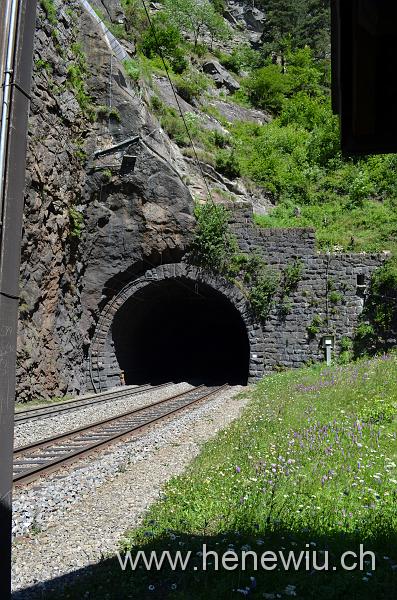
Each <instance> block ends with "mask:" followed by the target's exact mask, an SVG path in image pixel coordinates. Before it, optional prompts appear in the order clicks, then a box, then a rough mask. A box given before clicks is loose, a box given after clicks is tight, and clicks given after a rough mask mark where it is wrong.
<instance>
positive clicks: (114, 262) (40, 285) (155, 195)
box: [18, 0, 194, 401]
mask: <svg viewBox="0 0 397 600" xmlns="http://www.w3.org/2000/svg"><path fill="white" fill-rule="evenodd" d="M99 4H101V5H102V8H103V9H104V10H106V11H107V13H108V14H109V17H110V18H111V19H115V20H117V19H119V18H120V15H121V16H122V12H121V7H120V4H119V3H118V2H105V1H104V2H101V3H99ZM54 6H55V9H56V22H55V20H54V19H51V18H49V17H51V16H50V15H48V13H47V14H46V11H45V10H43V8H42V7H40V8H39V12H38V18H37V32H36V43H35V54H34V77H33V92H32V107H31V116H30V124H29V150H28V170H27V191H26V204H25V218H24V232H23V245H22V266H21V307H20V332H19V355H18V400H20V401H24V400H27V399H31V398H35V397H48V396H60V395H64V394H68V393H75V392H80V391H82V390H84V389H85V387H86V379H87V373H85V372H84V364H85V357H86V355H87V350H88V346H89V339H90V334H91V332H92V328H93V326H94V324H95V322H96V320H97V318H98V310H99V309H100V307H101V305H102V304H103V303H104V302H105V301H106V299H107V298H108V297H109V296H111V295H112V294H114V293H115V292H116V291H117V289H118V288H119V286H120V285H122V282H123V281H124V280H125V279H126V278H128V277H129V276H130V274H131V273H133V272H135V271H139V270H140V269H142V268H143V266H144V265H145V264H148V265H151V264H159V263H160V262H161V261H165V260H176V259H178V257H180V255H181V254H183V252H184V250H185V247H186V244H187V242H188V240H189V234H190V232H191V230H192V227H193V224H194V219H193V217H192V213H193V200H192V196H191V194H190V192H189V190H188V188H187V187H186V185H185V184H184V182H183V180H182V178H181V175H180V173H179V172H178V170H177V168H176V164H177V159H178V156H176V154H177V148H176V147H174V146H173V145H172V144H171V143H170V141H169V139H168V138H167V136H166V135H165V133H164V132H163V131H162V130H161V129H160V128H159V124H158V122H157V121H156V120H155V119H154V117H153V116H152V115H151V114H150V112H149V111H148V109H147V106H146V103H145V98H144V91H143V90H141V89H139V88H138V87H137V86H134V85H133V84H132V83H131V82H130V81H129V80H128V77H127V76H126V74H125V72H124V70H123V67H122V64H121V63H120V62H119V61H118V59H117V57H116V56H115V54H114V52H113V51H112V49H111V48H110V46H109V44H108V41H107V40H106V38H105V37H104V35H103V31H102V30H101V28H100V26H99V25H98V23H97V22H96V21H95V19H94V18H93V17H92V16H91V15H90V14H89V13H88V12H87V11H86V10H84V9H83V8H82V6H81V4H80V2H78V1H74V0H68V1H63V2H56V3H55V5H54ZM88 98H89V100H88ZM104 150H105V152H103V153H102V154H101V151H104Z"/></svg>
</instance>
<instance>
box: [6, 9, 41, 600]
mask: <svg viewBox="0 0 397 600" xmlns="http://www.w3.org/2000/svg"><path fill="white" fill-rule="evenodd" d="M36 6H37V0H3V1H2V2H1V5H0V69H1V71H0V79H1V90H0V102H1V104H0V128H1V129H0V598H4V599H5V600H7V599H8V598H10V596H11V524H12V520H11V496H12V454H13V453H12V450H13V433H14V431H13V430H14V403H15V357H16V340H17V319H18V301H19V265H20V250H21V233H22V215H23V191H24V187H25V164H26V142H27V122H28V112H29V99H30V97H29V94H30V85H31V76H32V58H33V38H34V31H35V23H36Z"/></svg>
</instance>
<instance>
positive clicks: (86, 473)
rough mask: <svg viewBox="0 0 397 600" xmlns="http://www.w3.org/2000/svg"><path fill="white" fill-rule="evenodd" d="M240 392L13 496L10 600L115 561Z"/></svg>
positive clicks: (233, 411) (232, 409) (226, 417)
mask: <svg viewBox="0 0 397 600" xmlns="http://www.w3.org/2000/svg"><path fill="white" fill-rule="evenodd" d="M239 391H241V388H232V389H227V390H225V391H223V392H221V393H220V394H219V395H218V396H216V397H215V398H214V399H213V400H210V401H208V402H206V403H205V404H202V405H199V406H198V407H196V408H194V409H193V410H189V411H187V412H184V413H183V414H181V415H180V416H179V417H176V418H174V419H173V420H172V421H167V422H166V423H163V424H158V425H155V426H152V427H151V429H150V430H149V431H148V432H147V433H145V434H144V435H141V436H140V437H139V438H138V439H133V440H132V441H127V442H126V441H124V442H120V443H119V444H115V445H114V446H112V448H111V449H110V450H109V451H107V453H106V454H105V453H101V454H98V455H97V457H96V458H95V459H94V458H92V457H90V459H88V458H87V459H84V460H81V461H80V462H79V463H78V466H77V467H76V465H73V466H71V467H70V468H69V472H67V474H66V475H65V474H62V476H59V475H57V474H54V475H53V476H51V477H50V478H48V479H46V480H45V481H43V482H40V484H37V483H36V484H35V485H34V484H32V485H31V486H30V487H29V488H24V489H21V490H19V491H18V490H17V491H16V494H15V496H14V511H15V513H14V519H15V520H14V535H18V536H20V535H24V536H25V537H23V538H17V539H16V540H15V542H14V559H13V560H14V564H13V589H14V590H15V591H17V590H22V591H20V592H18V594H16V595H15V598H18V600H19V599H22V598H27V599H30V598H35V597H37V598H41V597H42V593H43V590H44V589H46V588H52V587H53V586H54V585H56V583H55V582H53V583H52V582H51V580H53V579H54V578H57V577H60V576H62V575H66V574H69V573H71V577H72V578H73V572H74V571H76V570H78V569H81V568H83V567H86V566H88V565H90V564H95V563H96V562H98V561H99V560H100V559H101V557H103V556H104V555H106V554H108V553H114V551H115V550H116V549H117V546H118V543H119V541H120V539H121V538H122V536H123V533H124V532H125V531H126V530H127V529H131V528H133V527H135V526H136V525H138V524H139V522H140V520H141V518H142V515H143V513H144V512H145V510H146V509H147V508H148V506H149V505H150V504H151V503H152V502H153V501H155V500H156V499H158V497H159V494H160V492H161V486H162V485H163V484H164V483H165V482H166V481H168V480H169V479H170V478H171V477H172V476H174V475H177V474H179V473H181V472H182V471H183V470H184V469H185V467H186V466H187V465H188V463H189V462H190V461H191V460H192V458H194V457H195V456H196V455H197V454H198V452H199V449H200V446H201V444H202V443H203V442H205V441H206V440H208V439H209V438H211V437H212V436H213V435H215V433H216V432H217V431H219V430H220V429H222V428H224V427H225V426H227V425H228V424H229V423H230V422H231V421H232V420H234V419H235V418H236V417H237V416H238V415H239V414H240V411H241V409H242V407H243V406H245V404H246V402H247V400H246V399H242V398H238V397H237V398H236V394H237V392H239ZM94 492H95V493H94ZM60 548H62V551H61V552H60V551H59V549H60ZM45 582H47V583H45ZM37 583H40V586H38V587H36V586H35V589H31V590H27V589H26V590H25V591H23V589H22V588H27V587H28V586H32V585H34V584H37Z"/></svg>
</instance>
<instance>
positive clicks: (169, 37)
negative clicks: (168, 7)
mask: <svg viewBox="0 0 397 600" xmlns="http://www.w3.org/2000/svg"><path fill="white" fill-rule="evenodd" d="M154 31H155V33H154ZM182 46H183V39H182V36H181V34H180V31H179V29H178V28H177V27H176V26H175V25H174V24H173V23H171V22H170V21H169V19H168V18H167V16H166V15H165V13H162V12H160V13H157V15H155V16H154V17H153V29H152V28H151V27H150V28H149V29H147V30H146V31H145V32H144V33H143V35H142V38H141V40H140V42H139V44H138V48H139V50H140V51H141V52H142V53H143V54H144V55H145V56H146V57H147V58H153V57H154V56H155V55H159V56H162V57H164V58H165V59H167V60H168V61H169V63H170V65H171V67H172V69H173V71H174V72H175V73H183V71H185V69H186V68H187V66H188V64H189V63H188V61H187V59H186V55H185V50H184V48H183V47H182Z"/></svg>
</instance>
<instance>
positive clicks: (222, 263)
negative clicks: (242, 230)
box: [190, 203, 237, 275]
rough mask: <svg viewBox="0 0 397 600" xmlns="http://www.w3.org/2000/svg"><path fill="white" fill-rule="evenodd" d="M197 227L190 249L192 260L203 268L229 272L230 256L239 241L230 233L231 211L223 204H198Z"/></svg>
mask: <svg viewBox="0 0 397 600" xmlns="http://www.w3.org/2000/svg"><path fill="white" fill-rule="evenodd" d="M195 215H196V219H197V228H196V233H195V237H194V240H193V243H192V245H191V249H190V260H191V261H192V262H193V263H194V264H196V265H198V266H199V267H201V268H204V269H208V270H209V271H213V272H217V273H220V274H223V275H226V274H227V273H228V269H229V262H230V257H231V256H232V255H234V254H235V252H236V249H237V242H236V239H235V237H234V236H233V235H232V234H231V233H230V230H229V224H228V217H229V213H228V211H227V210H226V208H225V207H224V206H223V205H219V204H212V203H207V204H203V205H198V206H196V210H195Z"/></svg>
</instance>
